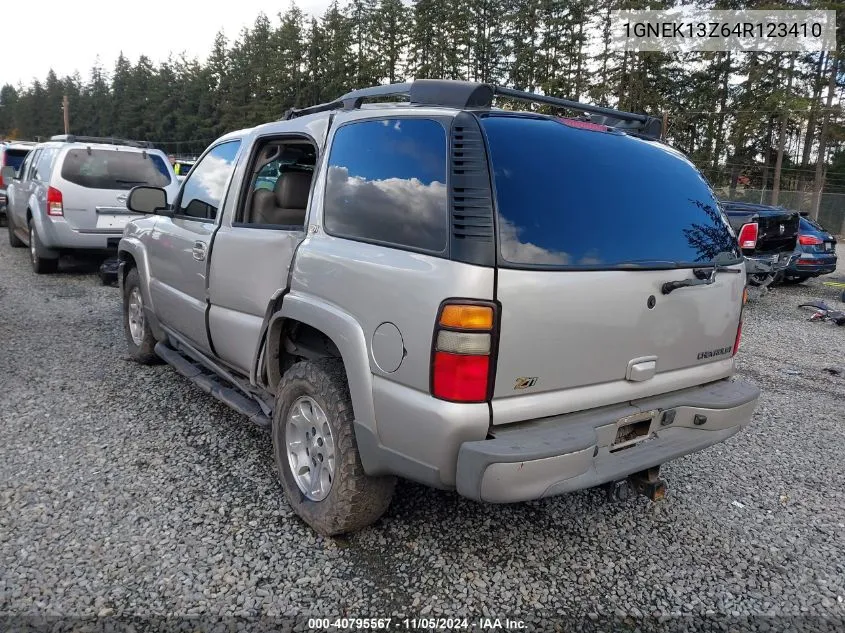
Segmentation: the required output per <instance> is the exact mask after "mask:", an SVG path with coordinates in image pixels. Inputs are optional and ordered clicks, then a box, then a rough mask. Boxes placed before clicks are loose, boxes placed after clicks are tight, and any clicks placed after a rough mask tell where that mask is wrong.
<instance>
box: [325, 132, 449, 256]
mask: <svg viewBox="0 0 845 633" xmlns="http://www.w3.org/2000/svg"><path fill="white" fill-rule="evenodd" d="M446 159H447V144H446V130H445V129H444V128H443V126H442V125H440V123H438V122H437V121H433V120H431V119H383V120H378V121H362V122H358V123H351V124H348V125H345V126H343V127H341V128H340V129H338V131H337V132H336V133H335V136H334V143H333V144H332V149H331V154H330V155H329V169H328V180H327V183H326V196H325V210H324V224H325V227H326V231H327V232H328V233H330V234H332V235H337V236H341V237H348V238H351V239H356V240H362V241H367V242H378V243H384V244H389V245H395V246H399V247H402V248H409V249H412V250H421V251H428V252H435V253H440V252H443V251H444V250H445V249H446V238H447V232H448V222H447V204H446V200H447V196H446Z"/></svg>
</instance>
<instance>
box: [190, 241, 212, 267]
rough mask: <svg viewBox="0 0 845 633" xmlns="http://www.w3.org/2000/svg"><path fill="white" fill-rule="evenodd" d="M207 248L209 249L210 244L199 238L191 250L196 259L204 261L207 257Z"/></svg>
mask: <svg viewBox="0 0 845 633" xmlns="http://www.w3.org/2000/svg"><path fill="white" fill-rule="evenodd" d="M207 249H208V244H206V243H205V242H202V241H200V240H197V241H196V242H194V248H193V249H191V252H192V253H193V255H194V259H195V260H197V261H198V262H201V261H203V260H204V259H205V252H206V250H207Z"/></svg>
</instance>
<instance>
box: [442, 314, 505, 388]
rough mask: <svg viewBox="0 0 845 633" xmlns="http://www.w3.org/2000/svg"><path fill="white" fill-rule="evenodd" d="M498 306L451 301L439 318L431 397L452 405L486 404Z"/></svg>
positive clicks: (491, 373) (490, 377)
mask: <svg viewBox="0 0 845 633" xmlns="http://www.w3.org/2000/svg"><path fill="white" fill-rule="evenodd" d="M495 328H496V306H495V305H493V304H488V303H481V302H467V301H463V302H462V301H450V302H447V303H445V304H444V305H443V306H442V307H441V308H440V312H439V313H438V315H437V325H436V327H435V329H434V342H433V345H432V348H433V349H432V356H431V395H433V396H434V397H435V398H440V399H442V400H449V401H451V402H485V401H486V400H487V399H488V398H490V388H491V386H492V384H493V381H492V377H493V372H494V371H495V369H494V368H493V365H492V363H493V361H492V358H493V350H494V347H495V336H496V332H495Z"/></svg>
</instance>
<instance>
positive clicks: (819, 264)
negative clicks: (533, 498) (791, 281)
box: [786, 253, 837, 276]
mask: <svg viewBox="0 0 845 633" xmlns="http://www.w3.org/2000/svg"><path fill="white" fill-rule="evenodd" d="M809 262H812V263H809ZM836 262H837V257H836V255H835V254H834V253H831V254H827V253H824V254H821V253H800V256H799V257H796V258H795V259H794V260H793V261H792V263H791V264H790V265H789V267H788V268H787V269H786V274H787V275H809V276H815V275H825V274H827V273H832V272H833V271H835V270H836Z"/></svg>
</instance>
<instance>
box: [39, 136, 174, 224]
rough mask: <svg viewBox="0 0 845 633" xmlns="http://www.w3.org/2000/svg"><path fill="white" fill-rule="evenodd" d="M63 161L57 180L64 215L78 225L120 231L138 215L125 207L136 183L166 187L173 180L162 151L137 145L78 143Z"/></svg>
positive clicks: (71, 222)
mask: <svg viewBox="0 0 845 633" xmlns="http://www.w3.org/2000/svg"><path fill="white" fill-rule="evenodd" d="M61 165H62V169H61V181H59V182H57V183H55V184H56V187H57V188H59V190H60V191H61V194H62V199H63V203H64V213H65V219H66V220H67V222H68V223H69V224H71V226H73V227H74V228H76V229H83V230H98V231H115V232H120V231H122V230H123V227H124V226H126V224H127V223H128V222H129V221H130V220H131V219H132V218H133V217H138V216H137V214H131V213H130V212H129V211H127V209H126V200H127V199H128V197H129V191H130V190H131V189H132V188H133V187H136V186H139V185H149V186H152V187H167V186H169V185H170V183H171V182H172V178H171V175H170V174H171V170H170V168H169V166H168V165H167V162H166V161H165V159H164V157H163V156H162V155H160V153H156V152H153V151H144V150H139V149H137V148H134V147H133V148H122V147H114V148H111V147H109V148H105V147H95V148H91V147H86V148H82V147H75V148H72V149H69V150H68V151H67V153H66V154H65V156H64V160H63V161H62V162H61Z"/></svg>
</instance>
